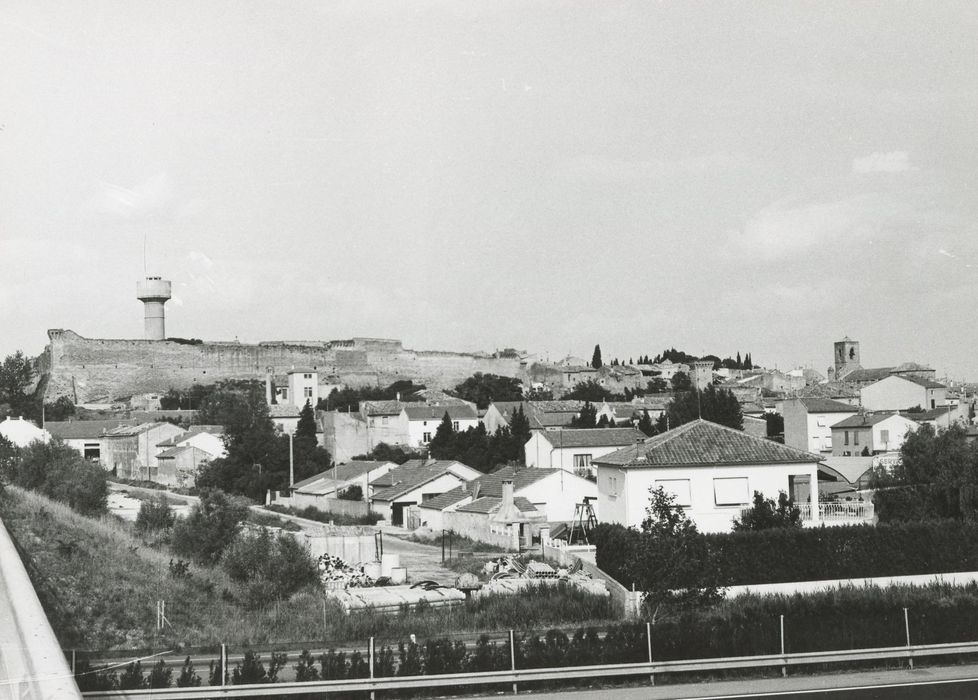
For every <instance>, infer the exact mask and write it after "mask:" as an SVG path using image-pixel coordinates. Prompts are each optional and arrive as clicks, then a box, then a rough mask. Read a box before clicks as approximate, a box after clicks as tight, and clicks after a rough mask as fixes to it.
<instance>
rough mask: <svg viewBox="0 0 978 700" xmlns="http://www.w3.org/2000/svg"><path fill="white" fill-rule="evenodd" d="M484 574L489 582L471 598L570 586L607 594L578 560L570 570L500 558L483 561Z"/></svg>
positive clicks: (606, 590) (596, 593)
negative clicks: (563, 585)
mask: <svg viewBox="0 0 978 700" xmlns="http://www.w3.org/2000/svg"><path fill="white" fill-rule="evenodd" d="M483 572H484V573H485V574H486V575H487V576H489V582H488V583H487V584H486V585H484V586H483V587H482V588H481V589H480V590H479V591H477V592H475V594H474V595H476V596H477V597H478V596H483V595H489V594H492V593H503V594H506V593H520V592H522V591H523V590H525V589H527V588H529V587H531V586H540V585H558V584H560V583H565V584H569V585H572V586H575V587H577V588H581V589H583V590H584V591H586V592H588V593H592V594H594V595H601V596H607V595H610V593H609V592H608V588H607V586H606V585H605V582H604V581H601V580H595V579H593V578H591V574H589V573H588V572H587V571H585V570H584V565H583V564H582V563H581V561H580V560H576V561H575V562H574V564H573V565H571V566H569V567H566V568H565V567H560V568H557V569H555V568H554V567H552V566H551V565H550V564H547V563H546V562H542V561H532V560H531V561H529V562H524V561H522V560H521V559H519V558H518V557H512V556H510V557H502V558H500V559H495V560H492V561H488V562H486V565H485V568H484V569H483Z"/></svg>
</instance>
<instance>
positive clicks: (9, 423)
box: [0, 416, 51, 447]
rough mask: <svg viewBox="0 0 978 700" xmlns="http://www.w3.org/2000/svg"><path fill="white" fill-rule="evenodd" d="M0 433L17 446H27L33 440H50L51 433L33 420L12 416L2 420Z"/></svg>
mask: <svg viewBox="0 0 978 700" xmlns="http://www.w3.org/2000/svg"><path fill="white" fill-rule="evenodd" d="M0 435H2V436H3V437H5V438H6V439H7V440H9V441H10V442H11V443H12V444H13V445H15V446H16V447H27V446H28V445H30V444H31V443H32V442H35V441H39V442H50V441H51V434H50V433H49V432H48V431H46V430H44V429H42V428H38V427H37V426H36V425H34V422H33V421H29V420H27V419H26V418H21V417H20V416H17V417H16V418H15V417H13V416H11V417H9V418H7V419H6V420H4V421H2V422H0Z"/></svg>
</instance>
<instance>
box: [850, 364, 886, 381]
mask: <svg viewBox="0 0 978 700" xmlns="http://www.w3.org/2000/svg"><path fill="white" fill-rule="evenodd" d="M892 369H893V368H892V367H874V368H872V369H863V368H862V367H860V368H859V369H854V370H852V371H851V372H849V374H843V375H842V376H841V377H839V379H841V380H842V381H844V382H876V381H879V380H880V379H885V378H886V377H889V376H890V372H891V370H892Z"/></svg>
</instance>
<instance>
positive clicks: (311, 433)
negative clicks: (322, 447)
mask: <svg viewBox="0 0 978 700" xmlns="http://www.w3.org/2000/svg"><path fill="white" fill-rule="evenodd" d="M295 438H296V440H303V439H305V440H312V441H313V442H315V441H316V414H315V412H314V411H313V409H312V405H311V404H310V403H309V399H306V404H305V405H304V406H303V407H302V409H301V410H300V411H299V422H298V423H297V424H296V426H295Z"/></svg>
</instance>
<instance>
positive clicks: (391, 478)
mask: <svg viewBox="0 0 978 700" xmlns="http://www.w3.org/2000/svg"><path fill="white" fill-rule="evenodd" d="M414 462H415V464H414V465H412V463H411V462H405V463H404V464H402V465H401V466H400V467H398V468H397V469H392V470H391V471H390V472H388V473H387V474H386V475H385V476H384V477H381V478H382V479H387V480H388V482H387V483H390V484H391V485H390V486H388V487H387V488H383V489H381V490H379V491H375V492H374V494H373V495H372V496H371V500H375V501H393V500H394V499H395V498H397V497H398V496H401V495H403V494H405V493H407V492H408V491H413V490H414V489H416V488H418V487H419V486H422V485H423V484H426V483H428V482H429V481H433V480H435V479H437V478H438V477H439V476H442V475H443V474H447V473H448V472H449V467H451V466H452V465H455V464H461V462H456V461H454V460H441V461H438V462H431V463H430V464H426V465H424V466H415V465H417V464H418V462H417V460H415V461H414ZM409 465H410V466H409ZM371 483H372V484H375V485H376V483H377V482H371Z"/></svg>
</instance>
